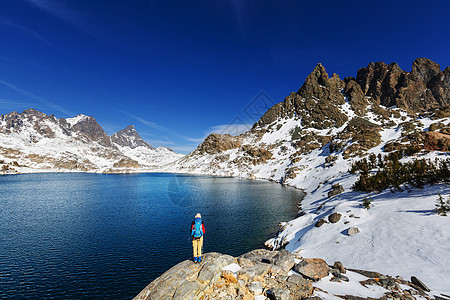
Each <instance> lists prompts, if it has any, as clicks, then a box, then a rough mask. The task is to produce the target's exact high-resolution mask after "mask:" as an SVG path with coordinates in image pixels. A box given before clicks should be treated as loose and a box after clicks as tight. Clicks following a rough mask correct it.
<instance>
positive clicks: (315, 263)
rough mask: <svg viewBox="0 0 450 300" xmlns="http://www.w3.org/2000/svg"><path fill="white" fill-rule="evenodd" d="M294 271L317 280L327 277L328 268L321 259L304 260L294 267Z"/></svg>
mask: <svg viewBox="0 0 450 300" xmlns="http://www.w3.org/2000/svg"><path fill="white" fill-rule="evenodd" d="M294 269H295V270H296V271H297V272H299V273H300V274H302V275H303V276H305V277H307V278H310V279H312V280H319V279H320V278H323V277H326V276H328V271H329V269H330V267H328V265H327V263H326V262H325V261H324V260H323V259H320V258H304V259H303V260H301V261H300V262H299V263H298V264H296V265H295V267H294Z"/></svg>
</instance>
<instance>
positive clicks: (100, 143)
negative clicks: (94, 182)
mask: <svg viewBox="0 0 450 300" xmlns="http://www.w3.org/2000/svg"><path fill="white" fill-rule="evenodd" d="M183 156H184V155H182V154H177V153H175V152H173V151H172V150H171V149H168V148H164V147H159V148H156V149H155V148H153V147H152V146H151V145H149V144H148V143H146V142H145V141H144V140H143V139H142V138H141V137H140V136H139V134H138V133H137V131H136V130H135V128H134V126H128V127H127V128H125V129H123V130H121V131H119V132H117V133H115V134H113V135H112V136H108V134H107V133H106V132H105V131H104V130H103V128H102V127H101V126H100V125H99V124H98V123H97V121H96V120H95V119H94V118H93V117H91V116H85V115H81V114H80V115H78V116H76V117H74V118H68V119H64V118H61V119H57V118H56V117H55V116H53V115H51V116H49V115H46V114H44V113H42V112H39V111H37V110H34V109H27V110H25V111H23V112H22V113H18V112H12V113H9V114H6V115H1V116H0V168H1V171H0V172H2V173H16V172H19V173H25V172H45V171H48V172H55V171H60V172H64V171H72V172H73V171H85V172H142V171H152V170H154V169H155V168H157V167H160V166H162V165H164V164H167V163H170V162H172V161H174V160H177V159H179V158H181V157H183Z"/></svg>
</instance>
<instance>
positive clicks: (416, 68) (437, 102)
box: [253, 58, 450, 129]
mask: <svg viewBox="0 0 450 300" xmlns="http://www.w3.org/2000/svg"><path fill="white" fill-rule="evenodd" d="M342 91H343V93H342ZM344 96H346V97H347V98H348V102H349V104H350V105H351V107H352V109H353V110H354V111H355V113H356V114H357V115H359V116H363V115H364V114H365V113H366V112H367V106H368V105H369V104H375V105H380V104H381V105H383V106H386V107H392V106H397V107H398V108H402V109H405V110H408V111H411V112H422V111H426V110H429V109H433V108H437V107H444V106H447V105H450V67H447V68H446V69H445V70H444V71H441V68H440V66H439V64H437V63H435V62H433V61H431V60H429V59H427V58H418V59H416V60H415V61H414V62H413V65H412V70H411V72H409V73H408V72H405V71H403V70H402V69H401V68H400V67H399V65H398V64H396V63H392V64H390V65H388V64H386V63H384V62H376V63H373V62H372V63H370V64H369V65H368V66H367V67H365V68H361V69H359V70H358V72H357V75H356V78H353V77H351V76H349V77H346V78H345V79H344V80H341V79H340V78H339V76H338V75H336V74H333V76H332V77H331V78H329V77H328V74H327V72H326V71H325V68H324V66H323V65H322V64H320V63H319V64H318V65H317V66H316V67H315V68H314V70H313V71H312V73H311V74H310V75H309V76H308V77H307V78H306V80H305V83H304V84H303V85H302V87H301V88H300V89H299V90H298V91H297V92H296V93H291V94H290V95H289V96H288V97H286V99H285V100H284V101H283V102H281V103H278V104H276V105H274V106H273V107H271V108H270V109H269V110H268V111H267V112H266V113H265V114H264V115H263V116H262V117H261V119H260V120H259V121H258V122H257V123H255V125H254V126H253V127H254V128H256V127H263V126H264V125H267V124H270V123H272V122H274V121H275V120H277V119H279V118H286V117H293V116H298V117H299V119H301V120H302V125H304V126H305V127H313V128H317V129H324V128H329V127H339V126H341V125H342V124H344V122H345V121H347V116H346V115H345V114H343V113H342V112H341V111H340V110H339V109H338V107H337V106H338V105H342V104H343V103H345V99H344Z"/></svg>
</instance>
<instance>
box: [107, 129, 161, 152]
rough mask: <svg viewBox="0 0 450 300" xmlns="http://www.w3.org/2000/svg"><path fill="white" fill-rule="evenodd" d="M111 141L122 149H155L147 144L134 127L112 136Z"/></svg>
mask: <svg viewBox="0 0 450 300" xmlns="http://www.w3.org/2000/svg"><path fill="white" fill-rule="evenodd" d="M111 141H112V142H113V143H116V144H117V145H119V146H122V147H130V148H131V149H135V148H137V147H146V148H149V149H155V148H153V147H152V146H151V145H150V144H148V143H146V142H145V141H144V140H143V139H142V138H141V136H140V135H139V134H138V133H137V131H136V129H135V128H134V125H130V126H128V127H127V128H125V129H122V130H120V131H118V132H117V133H115V134H113V135H112V136H111Z"/></svg>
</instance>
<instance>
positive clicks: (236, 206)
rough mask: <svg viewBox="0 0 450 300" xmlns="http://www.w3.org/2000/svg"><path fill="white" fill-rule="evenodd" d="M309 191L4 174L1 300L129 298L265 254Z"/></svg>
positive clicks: (179, 180) (185, 180)
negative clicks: (192, 262)
mask: <svg viewBox="0 0 450 300" xmlns="http://www.w3.org/2000/svg"><path fill="white" fill-rule="evenodd" d="M302 197H303V193H302V192H301V191H299V190H295V189H293V188H288V187H283V186H281V185H279V184H275V183H271V182H265V181H250V180H244V179H235V178H220V177H209V176H190V175H179V174H159V173H158V174H132V175H106V174H84V173H50V174H24V175H10V176H0V298H34V299H36V298H38V299H68V298H70V299H84V298H97V299H98V298H113V299H128V298H132V297H133V296H135V295H136V294H137V293H138V292H139V291H140V290H141V289H143V288H144V287H145V286H146V285H147V284H148V283H150V282H151V281H152V280H153V279H155V278H156V277H158V276H159V275H161V274H162V273H163V272H164V271H166V270H168V269H169V268H170V267H172V266H173V265H175V264H176V263H178V262H180V261H183V260H185V259H188V258H191V256H192V249H191V244H190V242H189V227H190V224H191V222H192V220H193V218H194V216H195V214H196V213H197V212H200V213H201V214H202V216H203V220H204V222H205V237H204V239H205V241H204V252H211V251H217V252H222V253H227V254H231V255H233V256H237V255H240V254H242V253H245V252H247V251H249V250H252V249H255V248H258V247H262V245H263V243H264V241H265V240H266V239H268V238H269V237H270V234H271V233H273V232H274V231H275V230H276V229H277V224H278V223H279V222H280V221H286V220H289V219H292V218H294V217H295V214H296V212H297V209H296V203H297V202H299V201H300V199H301V198H302Z"/></svg>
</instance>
